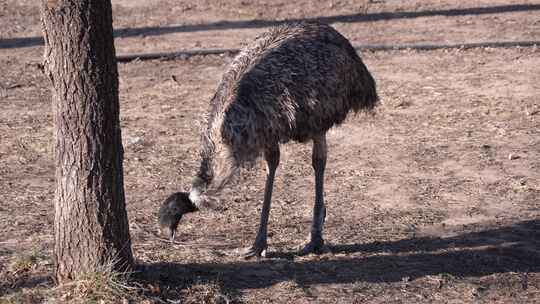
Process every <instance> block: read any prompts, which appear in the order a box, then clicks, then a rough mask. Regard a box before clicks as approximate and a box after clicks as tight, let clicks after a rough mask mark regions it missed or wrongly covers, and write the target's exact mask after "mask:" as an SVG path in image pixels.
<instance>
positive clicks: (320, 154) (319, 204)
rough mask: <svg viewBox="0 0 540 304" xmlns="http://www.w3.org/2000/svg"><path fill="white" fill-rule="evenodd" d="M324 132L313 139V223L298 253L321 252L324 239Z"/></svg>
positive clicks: (325, 149)
mask: <svg viewBox="0 0 540 304" xmlns="http://www.w3.org/2000/svg"><path fill="white" fill-rule="evenodd" d="M326 151H327V147H326V134H322V135H320V136H317V137H316V138H314V139H313V154H312V161H311V164H312V166H313V170H314V171H315V205H314V207H313V223H312V226H311V235H310V241H309V243H308V244H307V245H305V246H304V248H303V249H301V250H300V255H305V254H309V253H322V252H323V251H324V240H323V236H322V232H323V225H324V220H325V217H326V208H325V207H324V189H323V185H324V169H325V167H326Z"/></svg>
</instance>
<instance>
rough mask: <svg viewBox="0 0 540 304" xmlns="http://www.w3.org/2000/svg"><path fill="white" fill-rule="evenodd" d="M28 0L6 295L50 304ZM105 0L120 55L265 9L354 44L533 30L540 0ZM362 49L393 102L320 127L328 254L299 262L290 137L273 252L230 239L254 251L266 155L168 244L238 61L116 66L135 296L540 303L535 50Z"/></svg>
mask: <svg viewBox="0 0 540 304" xmlns="http://www.w3.org/2000/svg"><path fill="white" fill-rule="evenodd" d="M34 2H35V1H30V0H24V1H12V0H8V1H5V0H4V1H0V28H2V30H1V31H2V32H1V33H0V35H1V36H0V67H1V71H2V73H0V101H1V111H0V303H12V302H13V303H19V302H21V303H39V302H44V301H46V300H47V299H48V298H49V297H51V294H52V293H54V291H55V290H58V288H57V287H55V285H54V283H53V282H52V280H51V279H50V277H51V274H52V269H53V264H52V259H51V256H52V253H51V250H52V247H53V244H52V233H53V231H52V221H53V218H54V211H53V210H54V208H53V203H52V198H53V194H54V193H53V187H54V180H53V176H54V174H53V171H54V167H53V160H52V148H53V138H52V133H53V132H52V128H53V126H52V114H51V103H50V92H49V84H48V82H47V80H46V79H45V77H44V76H43V75H42V73H41V71H40V67H39V64H40V62H41V46H40V45H39V35H40V26H39V9H38V8H37V7H36V4H35V3H34ZM113 6H114V14H115V26H116V28H117V34H118V35H119V36H120V37H119V38H117V40H116V44H117V50H118V53H122V54H125V53H131V52H155V51H170V50H179V49H184V48H211V47H234V48H236V47H241V46H242V45H244V44H245V43H246V42H247V41H249V40H250V39H253V38H254V37H255V36H256V35H257V34H258V33H260V32H261V31H263V30H264V26H266V25H268V24H271V23H272V22H268V21H272V20H283V19H290V18H308V19H310V18H316V17H321V16H326V17H328V18H329V19H328V20H330V21H332V22H334V25H335V27H336V28H338V29H339V30H340V31H342V32H343V33H344V34H345V36H347V37H348V38H350V39H351V41H353V43H356V44H363V43H419V42H432V43H443V42H478V41H494V40H531V39H540V18H539V16H540V3H539V2H538V1H487V0H486V1H467V2H465V1H463V2H460V4H456V3H455V1H446V0H440V1H400V0H396V1H390V0H387V1H384V0H381V1H307V0H299V1H294V2H290V1H266V0H258V1H240V0H233V1H210V0H204V1H152V3H151V4H150V3H149V1H131V0H129V1H128V0H122V1H113ZM449 12H453V13H449ZM386 13H392V14H386ZM362 16H364V17H362ZM365 16H368V17H369V16H371V19H372V20H370V21H366V20H368V19H369V18H366V17H365ZM403 16H406V17H403ZM257 20H259V21H257ZM260 20H262V21H260ZM243 27H246V28H243ZM361 56H362V58H363V59H364V61H365V63H366V64H367V66H368V67H369V69H370V71H371V72H372V74H373V75H374V77H375V78H376V80H377V83H378V89H379V92H380V96H381V99H382V104H381V106H380V107H379V108H378V109H377V111H376V113H375V115H373V116H371V115H358V116H356V117H352V116H351V117H350V118H349V119H348V121H347V122H346V123H345V124H344V125H343V126H341V127H339V128H335V129H333V130H332V131H331V132H330V133H329V135H328V142H329V160H328V165H327V173H326V189H325V192H326V200H327V204H328V215H327V223H326V240H327V243H328V244H329V248H330V251H329V252H328V253H326V254H323V255H321V256H315V255H312V256H307V257H298V256H297V255H295V250H296V248H297V246H298V245H300V244H302V243H303V242H304V241H305V240H306V237H307V235H308V232H309V225H310V221H311V209H312V204H313V199H314V198H313V197H314V190H313V188H314V181H313V176H312V170H311V167H310V157H311V156H310V151H311V147H310V145H300V144H294V143H291V144H287V145H285V146H283V147H282V156H281V159H282V161H281V165H280V167H279V169H278V176H277V181H276V184H275V192H274V193H275V194H274V201H273V206H272V210H271V218H270V227H269V230H270V238H269V244H270V247H269V252H268V257H267V258H265V259H261V260H249V261H245V260H243V259H242V258H239V257H238V256H237V254H236V249H237V248H240V247H245V246H248V245H250V244H251V241H252V240H253V238H254V235H255V232H256V228H257V225H258V216H259V212H260V206H261V196H262V189H263V185H264V170H263V165H262V164H258V165H257V166H256V167H255V168H254V169H253V170H251V171H243V172H241V174H240V176H239V177H238V179H237V181H236V182H235V183H233V185H231V186H230V187H229V188H228V189H226V190H225V191H224V192H223V194H222V195H221V203H222V204H223V206H224V208H225V210H224V211H223V212H220V213H217V212H202V213H196V214H191V215H189V216H187V217H185V218H184V219H183V220H182V222H181V226H180V229H179V237H178V238H177V240H178V241H179V244H176V245H171V244H168V243H166V242H164V241H162V240H160V239H158V238H157V237H156V212H157V209H158V206H159V204H160V202H161V201H162V200H163V199H164V198H165V197H166V196H167V195H168V194H170V193H171V192H175V191H179V190H186V189H187V188H188V187H189V182H190V180H191V177H192V175H193V174H194V172H195V169H196V167H197V150H198V138H199V137H198V134H199V132H200V130H201V121H202V120H203V117H204V114H205V113H206V111H207V109H208V101H209V99H210V97H211V96H212V94H213V91H214V89H215V88H216V86H217V83H218V81H219V79H220V75H221V73H222V72H223V71H224V69H225V68H226V66H227V64H228V63H229V62H230V60H231V58H230V57H228V56H208V57H195V58H191V59H188V60H177V61H160V60H154V61H144V62H143V61H134V62H130V63H126V64H120V65H119V69H120V84H121V86H120V99H121V121H122V132H123V141H124V147H125V163H124V166H125V183H126V185H125V186H126V196H127V197H126V200H127V208H128V213H129V219H130V228H131V236H132V241H133V250H134V254H135V256H136V257H137V260H138V262H139V263H140V264H141V265H142V266H141V269H140V271H141V272H140V273H139V274H136V277H137V278H138V279H137V280H136V282H137V285H136V286H137V289H136V291H131V293H134V295H133V294H132V295H129V296H128V295H126V297H128V298H131V299H132V301H135V302H138V301H141V302H149V303H150V302H151V303H177V302H178V301H179V300H180V301H183V302H186V303H198V302H209V303H226V302H246V303H538V302H540V50H539V49H538V48H536V47H531V48H508V49H491V48H477V49H471V50H466V51H465V50H440V51H429V52H416V51H390V52H374V53H370V52H364V53H362V54H361ZM172 76H175V78H176V81H173V79H172ZM73 297H74V295H73V294H70V293H66V294H65V295H63V298H61V300H59V301H61V302H62V301H70V300H73ZM98 298H99V295H98V296H96V295H93V296H89V298H88V301H96V302H97V299H98ZM117 301H118V302H120V301H121V297H119V298H118V299H117Z"/></svg>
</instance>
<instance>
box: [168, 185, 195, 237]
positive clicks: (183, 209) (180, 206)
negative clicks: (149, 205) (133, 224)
mask: <svg viewBox="0 0 540 304" xmlns="http://www.w3.org/2000/svg"><path fill="white" fill-rule="evenodd" d="M198 210H199V209H198V208H197V206H195V204H193V202H192V201H191V200H190V198H189V193H186V192H177V193H174V194H172V195H171V196H169V197H168V198H167V199H166V200H165V201H164V202H163V204H162V205H161V207H160V208H159V228H160V231H161V234H164V235H165V236H166V237H167V238H169V239H170V240H171V241H174V235H175V233H176V228H177V227H178V223H179V222H180V219H182V216H183V215H184V214H186V213H190V212H194V211H198Z"/></svg>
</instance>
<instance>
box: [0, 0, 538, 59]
mask: <svg viewBox="0 0 540 304" xmlns="http://www.w3.org/2000/svg"><path fill="white" fill-rule="evenodd" d="M534 10H540V4H511V5H499V6H488V7H471V8H457V9H442V10H426V11H409V12H380V13H371V14H350V15H336V16H325V17H311V18H292V19H286V20H265V19H255V20H245V21H218V22H212V23H205V24H191V25H190V24H188V25H174V26H147V27H138V28H122V29H117V30H115V31H114V37H115V38H127V37H135V36H159V35H165V34H171V33H185V32H200V31H210V30H230V29H253V28H265V27H270V26H276V25H280V24H284V23H288V22H299V21H319V22H323V23H336V22H341V23H356V22H373V21H382V20H396V19H411V18H419V17H432V16H447V17H453V16H466V15H485V14H499V13H510V12H523V11H534ZM39 45H43V38H42V37H25V38H7V39H0V49H9V48H22V47H33V46H39Z"/></svg>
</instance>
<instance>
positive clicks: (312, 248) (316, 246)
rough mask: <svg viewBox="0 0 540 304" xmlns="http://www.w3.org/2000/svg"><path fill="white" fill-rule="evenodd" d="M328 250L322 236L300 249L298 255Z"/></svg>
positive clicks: (321, 252) (320, 252)
mask: <svg viewBox="0 0 540 304" xmlns="http://www.w3.org/2000/svg"><path fill="white" fill-rule="evenodd" d="M327 251H328V247H327V246H326V245H324V240H323V239H322V238H316V239H311V241H309V243H307V244H306V245H305V246H304V247H303V248H301V249H300V250H299V251H298V255H308V254H310V253H314V254H323V253H325V252H327Z"/></svg>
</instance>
